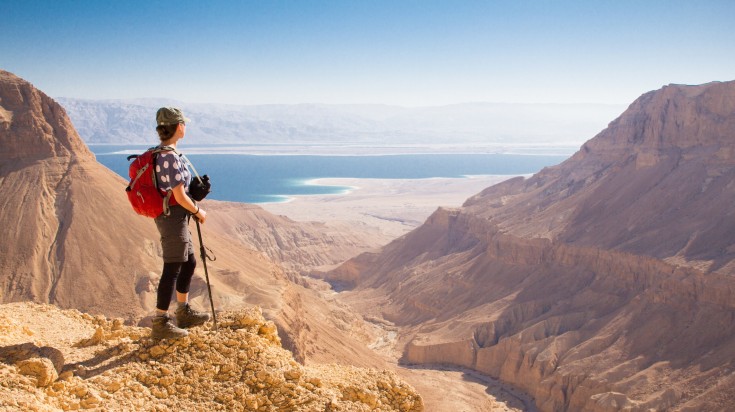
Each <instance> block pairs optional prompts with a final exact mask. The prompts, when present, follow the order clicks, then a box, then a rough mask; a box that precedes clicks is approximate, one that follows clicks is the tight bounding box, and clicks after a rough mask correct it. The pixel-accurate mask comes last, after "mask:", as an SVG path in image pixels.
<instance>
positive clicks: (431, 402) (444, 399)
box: [260, 176, 536, 412]
mask: <svg viewBox="0 0 735 412" xmlns="http://www.w3.org/2000/svg"><path fill="white" fill-rule="evenodd" d="M511 177H514V176H473V177H465V178H429V179H351V178H350V179H348V178H328V179H318V180H316V181H313V182H312V183H314V184H319V185H336V186H349V187H351V189H350V190H348V191H345V192H344V193H340V194H330V195H301V196H294V197H292V198H291V199H290V200H289V201H288V202H283V203H266V204H261V205H260V206H261V207H263V208H264V209H266V210H267V211H269V212H271V213H274V214H278V215H284V216H287V217H289V218H290V219H293V220H296V221H312V222H315V221H316V222H323V223H325V224H327V225H334V226H335V227H337V226H341V225H345V224H347V225H350V226H352V227H353V228H355V227H361V228H363V229H364V233H365V235H366V236H377V237H378V238H377V239H373V240H374V241H375V240H378V241H379V243H378V244H387V243H388V242H390V241H391V240H393V239H395V238H397V237H400V236H402V235H404V234H406V233H408V232H409V231H411V230H413V229H414V228H416V227H418V226H419V225H421V224H422V223H423V222H424V221H425V220H426V219H427V218H428V217H429V216H430V215H431V214H432V213H433V212H434V211H435V210H436V209H437V208H438V207H450V208H451V207H459V206H461V205H462V203H464V201H465V200H466V199H467V198H469V197H470V196H472V195H475V194H477V193H479V192H480V191H482V190H483V189H485V188H487V187H489V186H492V185H494V184H497V183H499V182H502V181H504V180H506V179H509V178H511ZM391 340H394V339H389V338H388V339H386V341H391ZM386 349H388V350H381V351H380V352H381V353H383V355H384V356H385V357H386V358H387V359H388V360H389V361H390V362H391V363H393V364H395V365H396V371H397V372H398V373H399V374H400V375H401V376H402V377H403V378H404V379H406V380H407V381H408V382H409V383H411V384H412V385H413V386H414V387H415V388H416V389H417V390H418V391H419V393H421V395H422V396H423V398H424V403H425V406H426V410H427V412H440V411H456V412H465V411H466V412H474V411H535V410H536V409H535V407H534V404H533V400H532V399H529V398H528V397H527V396H525V395H524V394H522V393H518V392H515V391H514V390H513V389H512V388H510V387H508V386H506V385H503V384H502V383H500V382H498V381H496V380H493V379H491V378H487V377H483V376H481V375H478V374H475V373H473V372H471V371H466V370H460V369H451V368H444V367H438V366H437V367H436V368H423V367H422V368H414V367H404V366H401V365H398V360H397V359H398V357H399V356H400V349H399V348H386ZM396 349H398V350H396Z"/></svg>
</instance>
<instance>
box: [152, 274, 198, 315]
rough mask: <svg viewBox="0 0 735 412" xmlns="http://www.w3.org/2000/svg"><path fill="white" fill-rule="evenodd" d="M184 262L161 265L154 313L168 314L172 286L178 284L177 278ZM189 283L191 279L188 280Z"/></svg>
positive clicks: (172, 292) (172, 291)
mask: <svg viewBox="0 0 735 412" xmlns="http://www.w3.org/2000/svg"><path fill="white" fill-rule="evenodd" d="M184 263H186V262H171V263H164V264H163V271H162V273H161V280H160V281H159V282H158V294H157V298H156V311H157V312H158V313H159V314H163V313H166V312H168V307H169V305H170V303H171V297H172V296H173V294H174V286H175V285H176V284H177V283H178V281H177V278H178V277H179V274H180V272H181V268H182V266H183V265H184ZM189 281H191V278H190V279H189Z"/></svg>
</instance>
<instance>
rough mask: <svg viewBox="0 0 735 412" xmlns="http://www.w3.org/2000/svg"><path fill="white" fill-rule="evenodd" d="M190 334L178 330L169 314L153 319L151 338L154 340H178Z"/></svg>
mask: <svg viewBox="0 0 735 412" xmlns="http://www.w3.org/2000/svg"><path fill="white" fill-rule="evenodd" d="M188 335H189V332H187V331H185V330H184V329H181V328H177V327H176V326H175V325H174V323H173V322H171V317H170V316H168V313H166V314H164V315H159V316H156V317H154V318H153V326H152V327H151V337H152V338H153V339H176V338H183V337H185V336H188Z"/></svg>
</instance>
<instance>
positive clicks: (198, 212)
mask: <svg viewBox="0 0 735 412" xmlns="http://www.w3.org/2000/svg"><path fill="white" fill-rule="evenodd" d="M172 191H173V192H174V199H176V203H178V204H180V205H181V207H183V208H184V209H186V210H188V211H189V212H191V214H192V215H194V217H195V218H197V219H198V220H199V221H200V222H201V223H202V224H204V221H205V220H206V219H207V213H206V212H205V211H204V210H203V209H200V208H199V206H198V205H197V204H196V203H195V202H194V201H193V200H191V198H190V197H189V195H187V194H186V191H185V189H184V183H183V182H182V183H179V184H178V185H177V186H176V187H174V188H173V189H172Z"/></svg>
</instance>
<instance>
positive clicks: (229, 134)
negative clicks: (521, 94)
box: [57, 98, 625, 148]
mask: <svg viewBox="0 0 735 412" xmlns="http://www.w3.org/2000/svg"><path fill="white" fill-rule="evenodd" d="M57 101H58V102H59V103H60V104H61V105H62V106H63V107H64V108H65V109H66V111H67V114H68V115H69V117H70V118H71V120H72V122H73V123H74V126H75V128H76V130H77V131H78V133H79V135H80V136H81V137H82V139H83V140H84V141H85V142H87V143H102V144H108V143H110V144H127V143H150V142H151V141H152V140H153V141H155V140H156V134H155V131H154V129H155V126H156V125H155V112H156V110H157V109H158V108H159V107H161V106H167V105H171V106H177V107H181V108H182V109H183V110H184V112H185V113H186V115H187V116H188V117H190V118H191V119H192V122H191V124H190V127H189V128H188V136H189V138H190V140H189V141H190V142H191V143H194V144H206V143H210V144H248V143H249V144H263V143H269V144H270V143H286V144H308V143H340V144H355V145H364V144H375V145H385V144H414V145H415V144H421V145H427V144H428V145H431V144H447V143H452V144H458V143H460V144H467V145H492V144H497V145H504V146H509V145H510V146H512V145H517V144H534V145H542V146H549V145H550V146H573V147H575V148H578V147H579V146H580V145H581V144H582V143H583V142H584V141H585V140H586V139H587V138H589V136H591V135H594V134H595V133H597V132H598V131H599V130H601V129H603V128H604V127H605V126H606V125H607V122H608V121H609V119H612V118H614V117H615V116H617V115H619V114H620V113H621V112H622V111H623V110H624V108H625V107H624V106H623V105H606V104H505V103H468V104H457V105H449V106H437V107H418V108H405V107H398V106H387V105H326V104H299V105H259V106H232V105H218V104H189V103H184V102H176V101H171V100H165V99H145V100H81V99H70V98H59V99H57Z"/></svg>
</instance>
